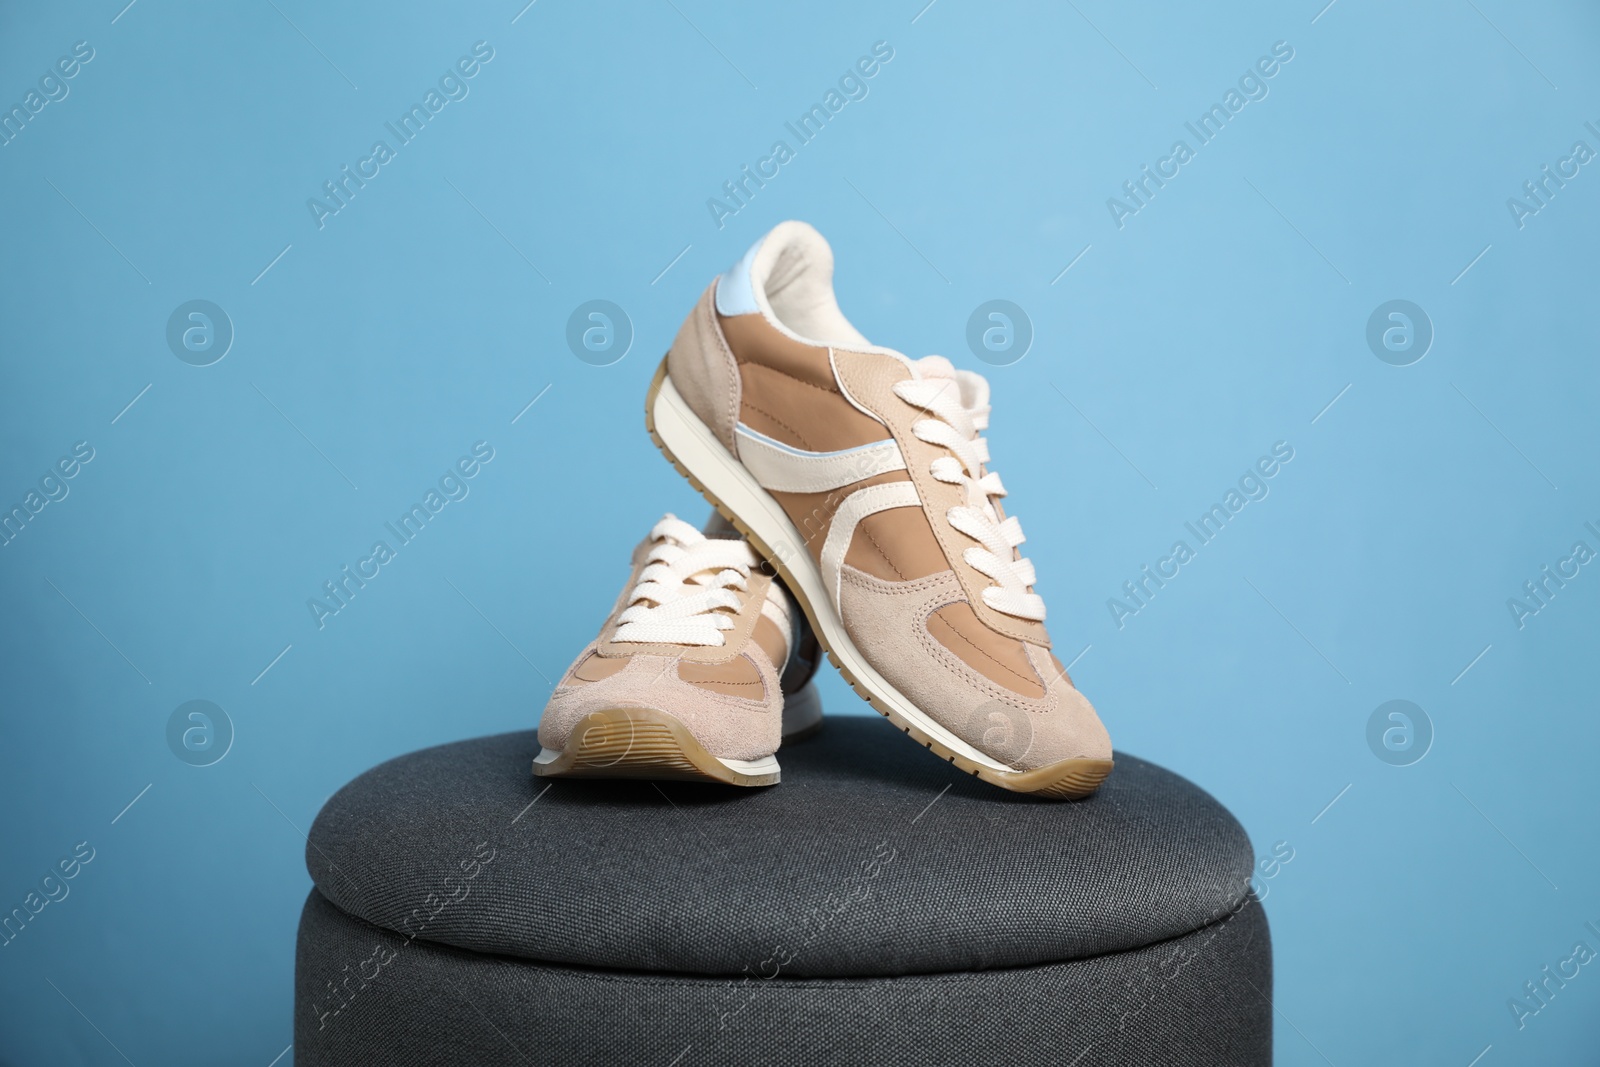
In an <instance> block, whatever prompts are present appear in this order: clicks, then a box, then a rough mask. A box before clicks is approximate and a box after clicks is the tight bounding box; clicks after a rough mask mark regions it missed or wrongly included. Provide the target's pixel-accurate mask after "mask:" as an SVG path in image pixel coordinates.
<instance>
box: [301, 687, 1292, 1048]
mask: <svg viewBox="0 0 1600 1067" xmlns="http://www.w3.org/2000/svg"><path fill="white" fill-rule="evenodd" d="M537 751H538V743H537V741H536V740H535V738H534V735H533V733H532V732H524V733H513V734H502V735H500V736H497V737H485V738H478V739H475V740H471V741H463V742H459V743H456V744H451V745H444V746H441V747H438V748H432V749H427V750H424V751H422V752H416V753H413V754H411V755H408V756H403V757H401V758H399V759H395V760H391V761H390V762H388V763H385V764H383V765H381V766H379V767H376V768H374V769H373V770H371V771H368V772H367V773H366V774H363V775H361V776H360V777H359V778H357V779H356V780H355V781H353V782H351V783H350V784H349V785H347V786H346V787H345V788H344V789H342V790H341V791H340V792H339V793H337V794H336V795H335V796H334V797H333V798H332V799H331V800H329V802H328V804H327V806H326V807H324V808H323V810H322V813H321V814H320V815H318V817H317V820H316V823H315V824H314V825H313V826H312V829H311V835H310V844H309V847H308V848H307V851H306V861H307V866H308V867H309V868H310V871H311V877H312V880H313V881H314V883H315V888H314V889H313V890H312V892H311V895H310V898H309V899H308V900H307V901H306V906H305V910H304V913H303V914H302V916H301V920H300V936H299V945H298V950H297V955H296V965H295V972H296V974H295V1049H294V1051H295V1062H296V1063H297V1064H300V1065H302V1067H319V1065H324V1064H341V1065H342V1064H368V1063H383V1064H419V1065H420V1064H479V1065H482V1064H571V1063H598V1064H636V1063H637V1064H659V1065H660V1067H669V1065H670V1067H697V1065H705V1064H737V1065H749V1064H796V1065H798V1064H806V1065H818V1064H884V1065H899V1064H908V1065H909V1064H916V1065H927V1064H961V1065H971V1064H1047V1063H1048V1064H1076V1065H1079V1067H1090V1065H1099V1064H1119V1065H1120V1064H1128V1065H1134V1064H1137V1065H1141V1067H1145V1065H1154V1064H1206V1065H1231V1064H1241V1065H1244V1064H1265V1063H1270V1062H1271V1046H1272V1008H1271V1004H1270V1002H1269V1000H1268V999H1267V998H1268V997H1269V996H1270V995H1271V992H1272V955H1271V943H1270V939H1269V936H1268V933H1267V923H1266V917H1265V915H1264V913H1263V912H1262V909H1261V905H1260V904H1259V903H1258V902H1257V901H1256V900H1255V898H1254V897H1253V896H1252V895H1251V894H1250V892H1249V885H1248V880H1249V877H1250V871H1251V864H1252V856H1251V850H1250V843H1249V840H1248V839H1247V838H1246V836H1245V834H1244V831H1243V830H1242V829H1241V828H1240V826H1239V824H1238V823H1237V822H1236V821H1235V820H1234V819H1233V817H1232V816H1231V815H1229V814H1228V812H1227V811H1226V810H1225V809H1223V808H1222V807H1221V806H1220V805H1219V804H1218V803H1217V802H1216V801H1215V800H1213V799H1212V798H1211V797H1210V796H1209V795H1207V794H1206V793H1205V792H1203V791H1201V790H1200V789H1198V788H1196V787H1195V786H1194V785H1192V784H1191V783H1189V782H1188V781H1186V780H1184V779H1183V778H1180V777H1178V776H1176V775H1174V774H1172V773H1170V772H1168V771H1164V770H1162V769H1161V768H1159V767H1156V766H1154V765H1153V764H1150V763H1146V762H1144V761H1143V760H1140V759H1137V758H1135V757H1132V756H1127V755H1122V754H1118V756H1117V768H1116V770H1115V771H1114V772H1113V773H1112V775H1111V777H1110V778H1109V779H1107V781H1106V784H1105V785H1104V786H1102V787H1101V789H1100V792H1099V793H1098V794H1097V795H1096V796H1094V797H1093V798H1091V799H1089V800H1086V801H1078V802H1060V801H1040V800H1034V799H1030V798H1028V797H1025V796H1018V795H1015V794H1011V793H1007V792H1004V791H1002V790H1000V789H996V788H995V787H993V786H990V785H987V784H985V783H983V782H980V781H978V780H976V779H974V778H971V777H969V776H967V775H966V774H963V773H962V772H960V771H958V770H956V769H955V768H953V767H951V766H950V765H949V764H946V763H944V762H943V761H941V760H939V759H937V758H936V757H934V756H932V755H931V754H930V753H928V752H926V751H923V750H922V749H919V748H917V747H916V746H915V745H912V744H909V743H908V742H907V740H906V738H904V737H903V736H901V735H900V734H899V733H898V732H897V731H895V730H894V728H893V727H892V726H890V725H889V724H888V723H886V722H883V721H881V720H879V719H876V718H873V719H868V718H833V719H830V720H828V721H827V722H826V724H825V725H824V727H823V730H822V732H821V733H820V734H819V735H818V736H817V737H815V738H813V739H810V740H807V741H803V742H800V743H798V744H795V745H792V746H786V747H785V748H784V749H783V751H782V752H780V753H779V759H780V760H781V762H782V763H783V782H782V784H781V785H778V786H776V787H773V788H770V789H758V790H733V789H729V788H722V787H715V786H699V785H689V784H683V783H662V784H660V785H659V786H658V785H655V784H652V783H648V782H602V781H557V782H555V783H554V784H553V785H552V784H550V783H548V782H545V781H541V780H538V779H535V778H534V777H533V776H532V775H531V773H530V771H529V763H530V761H531V760H532V758H533V756H534V754H535V753H536V752H537Z"/></svg>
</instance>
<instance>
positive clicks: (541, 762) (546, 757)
mask: <svg viewBox="0 0 1600 1067" xmlns="http://www.w3.org/2000/svg"><path fill="white" fill-rule="evenodd" d="M561 756H562V753H561V752H559V751H558V750H556V749H553V748H545V747H543V746H540V748H539V754H538V755H537V756H535V757H533V764H534V766H536V767H544V766H547V765H549V764H551V763H554V762H555V761H556V760H558V759H560V758H561ZM711 758H712V759H714V760H716V761H717V762H718V763H720V764H722V765H723V766H724V767H726V768H728V769H729V770H730V771H738V772H739V773H740V774H775V773H777V771H778V757H777V756H762V757H761V758H760V759H753V760H752V759H723V758H722V757H721V756H712V757H711ZM615 762H617V763H621V762H622V760H621V759H618V760H616V761H615Z"/></svg>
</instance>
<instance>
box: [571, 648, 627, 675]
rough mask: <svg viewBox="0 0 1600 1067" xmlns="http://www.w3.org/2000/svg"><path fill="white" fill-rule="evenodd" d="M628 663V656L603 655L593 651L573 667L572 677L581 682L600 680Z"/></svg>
mask: <svg viewBox="0 0 1600 1067" xmlns="http://www.w3.org/2000/svg"><path fill="white" fill-rule="evenodd" d="M627 665H628V657H627V656H601V655H597V654H595V653H593V652H591V653H589V654H588V655H587V656H585V657H584V658H583V662H582V663H580V664H578V665H577V666H576V667H574V668H572V677H573V678H575V679H577V680H578V681H580V682H600V681H604V680H605V679H607V678H609V677H611V676H612V675H613V674H616V673H617V672H618V671H620V670H621V669H622V668H624V667H626V666H627Z"/></svg>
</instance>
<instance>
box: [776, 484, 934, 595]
mask: <svg viewBox="0 0 1600 1067" xmlns="http://www.w3.org/2000/svg"><path fill="white" fill-rule="evenodd" d="M909 480H910V475H908V474H907V473H906V472H905V471H889V472H887V473H885V474H874V475H873V476H872V477H871V478H863V479H861V480H860V481H859V482H851V483H850V484H849V485H844V486H840V487H839V488H838V489H829V490H828V491H827V492H825V493H782V492H779V491H778V490H776V489H774V490H770V492H771V493H772V496H773V499H775V500H776V501H777V502H778V503H779V504H781V505H783V510H784V511H786V512H788V514H789V521H790V522H793V523H794V526H795V529H796V530H799V531H800V537H801V539H802V540H804V541H805V543H806V549H807V551H809V552H810V553H811V558H812V559H814V560H817V561H818V562H819V563H820V562H821V560H822V546H823V545H824V544H826V543H827V540H828V528H829V527H830V526H832V525H833V516H834V515H835V514H836V513H837V512H838V510H839V505H840V504H843V503H844V501H845V497H847V496H849V495H850V494H851V493H853V492H855V491H856V490H857V489H864V488H865V487H867V486H869V485H881V484H883V483H884V482H904V481H909ZM940 569H941V570H942V569H944V568H942V567H941V568H940Z"/></svg>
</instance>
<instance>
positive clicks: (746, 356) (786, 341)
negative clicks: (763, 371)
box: [717, 311, 839, 394]
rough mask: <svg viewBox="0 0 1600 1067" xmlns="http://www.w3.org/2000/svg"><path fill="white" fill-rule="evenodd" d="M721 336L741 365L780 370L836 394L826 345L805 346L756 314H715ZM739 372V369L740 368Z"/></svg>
mask: <svg viewBox="0 0 1600 1067" xmlns="http://www.w3.org/2000/svg"><path fill="white" fill-rule="evenodd" d="M717 321H718V322H719V323H720V324H721V326H722V336H723V337H724V338H726V339H727V342H728V348H729V350H730V351H732V352H733V358H734V359H735V360H737V361H738V362H739V363H740V364H741V365H742V364H750V363H755V364H759V365H761V366H764V367H770V368H772V369H773V370H777V371H782V372H783V373H784V374H786V375H788V376H789V377H790V378H793V379H795V380H797V381H801V382H804V383H806V384H807V385H811V386H814V387H816V388H818V389H822V390H825V391H827V392H830V393H835V394H836V393H838V392H839V386H838V385H837V384H836V383H835V382H834V380H833V368H832V367H831V366H829V364H828V348H827V346H826V345H808V344H806V343H805V342H803V341H796V340H795V339H794V338H793V337H790V336H789V335H788V334H786V333H784V332H783V331H782V330H779V329H778V328H777V327H776V326H774V325H772V323H770V322H768V321H767V317H766V316H765V315H763V314H761V312H759V311H753V312H751V313H750V314H748V315H727V316H722V315H719V316H718V317H717ZM740 369H741V370H742V369H743V366H741V367H740Z"/></svg>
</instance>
